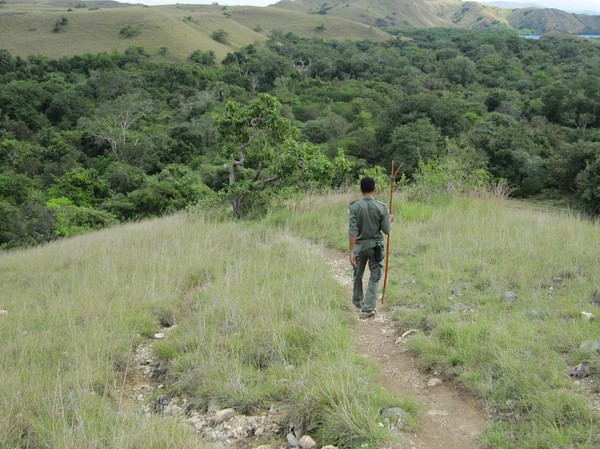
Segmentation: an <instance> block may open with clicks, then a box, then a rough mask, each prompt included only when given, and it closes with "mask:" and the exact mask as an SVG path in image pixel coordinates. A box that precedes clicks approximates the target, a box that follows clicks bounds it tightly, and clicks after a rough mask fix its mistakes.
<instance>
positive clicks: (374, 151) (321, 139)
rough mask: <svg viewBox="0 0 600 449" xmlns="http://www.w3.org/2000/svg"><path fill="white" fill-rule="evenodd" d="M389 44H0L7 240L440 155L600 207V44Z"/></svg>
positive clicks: (290, 40)
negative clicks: (215, 47)
mask: <svg viewBox="0 0 600 449" xmlns="http://www.w3.org/2000/svg"><path fill="white" fill-rule="evenodd" d="M403 33H404V34H403V35H402V36H398V37H397V38H394V39H392V40H390V41H388V42H385V43H377V42H370V41H357V42H350V41H346V42H338V41H325V40H322V39H306V38H300V37H298V36H296V35H293V34H285V33H283V32H275V33H273V34H272V35H271V37H270V39H269V40H268V41H267V42H266V43H265V44H261V45H259V44H255V45H248V46H246V47H244V48H242V49H240V50H239V51H236V52H233V53H230V54H228V55H227V57H226V58H225V59H224V60H223V61H216V58H215V55H214V53H212V52H211V51H206V52H205V51H201V50H198V51H195V52H194V53H192V54H191V55H190V56H189V58H188V60H187V61H185V62H181V61H172V62H165V61H167V60H168V52H169V49H168V48H162V49H161V53H162V55H161V58H156V57H154V55H149V54H148V53H147V52H146V51H145V50H144V49H143V48H139V47H132V48H129V49H128V50H127V51H125V52H123V53H116V52H115V53H111V54H108V53H102V54H95V55H92V54H88V55H84V56H73V57H69V58H63V59H59V60H51V59H49V58H47V57H44V56H32V57H29V58H26V59H24V58H21V57H19V56H13V55H11V54H10V53H9V52H7V51H5V50H0V248H14V247H20V246H24V245H31V244H36V243H41V242H45V241H49V240H52V239H55V238H58V237H62V236H68V235H73V234H77V233H80V232H83V231H86V230H89V229H96V228H100V227H103V226H107V225H110V224H113V223H117V222H119V221H127V220H137V219H142V218H145V217H151V216H157V215H161V214H165V213H169V212H172V211H175V210H178V209H182V208H185V207H187V206H188V205H191V204H197V203H198V202H203V203H205V204H229V205H231V206H233V213H234V214H235V215H237V216H242V215H246V214H248V213H254V214H256V213H257V211H260V210H261V207H259V206H260V205H261V204H264V202H265V201H266V197H267V196H268V195H269V194H268V192H275V191H277V192H280V191H290V190H293V189H298V190H302V189H305V188H315V187H316V188H335V187H338V186H340V185H342V184H345V183H350V182H352V181H353V180H355V179H356V177H357V176H358V175H359V173H361V172H362V171H364V170H365V169H371V170H372V167H376V166H383V167H388V166H389V163H390V161H391V160H395V161H400V162H402V163H403V167H404V174H405V176H406V180H407V182H410V181H411V179H412V178H413V177H415V176H416V175H418V174H419V173H422V171H423V170H424V169H425V168H427V167H428V168H427V169H429V170H431V167H432V166H435V167H436V168H437V169H438V172H439V173H442V174H445V176H452V177H454V178H460V180H461V182H463V183H466V184H469V185H474V184H488V185H492V184H494V183H501V184H503V185H505V186H507V188H509V189H511V190H512V192H513V193H512V194H513V195H514V196H519V197H523V198H536V199H553V200H556V199H560V200H561V201H563V202H566V203H567V204H569V205H572V206H575V207H578V208H580V209H581V210H583V211H586V212H587V213H590V214H591V215H597V214H600V46H598V45H597V43H595V42H593V41H588V40H584V39H559V38H546V39H542V40H528V39H524V38H521V37H518V36H514V35H503V34H494V33H492V32H487V33H483V32H480V33H474V32H468V31H459V30H444V29H433V30H414V31H408V32H406V31H405V32H403Z"/></svg>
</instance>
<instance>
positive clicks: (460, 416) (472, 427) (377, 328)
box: [322, 248, 487, 449]
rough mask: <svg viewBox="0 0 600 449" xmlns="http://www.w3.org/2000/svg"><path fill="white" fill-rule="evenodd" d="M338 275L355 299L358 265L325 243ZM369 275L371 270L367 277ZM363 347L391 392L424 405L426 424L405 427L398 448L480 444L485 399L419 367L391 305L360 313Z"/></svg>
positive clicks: (359, 346)
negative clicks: (406, 430)
mask: <svg viewBox="0 0 600 449" xmlns="http://www.w3.org/2000/svg"><path fill="white" fill-rule="evenodd" d="M322 251H323V255H324V256H325V258H326V259H327V260H329V261H330V264H331V267H332V270H333V273H334V276H335V277H336V279H337V280H338V281H339V282H340V283H341V284H342V285H343V286H344V287H345V288H346V290H347V292H348V295H349V296H348V304H349V306H351V304H350V295H351V284H352V271H351V270H350V266H349V263H348V260H347V257H346V256H345V254H344V253H341V252H339V251H335V250H332V249H327V248H324V249H323V250H322ZM367 277H368V269H367V273H365V280H366V279H367ZM352 334H353V339H354V346H355V348H356V351H357V353H359V354H360V355H362V356H364V357H365V358H367V359H369V360H371V361H373V362H374V363H376V365H377V367H378V368H379V381H380V384H381V386H382V387H383V388H385V389H386V390H387V391H389V392H390V393H395V394H398V395H403V396H410V397H412V398H413V399H415V400H416V401H417V402H418V403H420V405H421V407H422V408H423V413H422V416H421V427H420V428H419V430H418V431H417V432H415V433H403V434H402V437H403V438H402V440H401V442H400V445H399V446H397V448H398V449H438V448H439V449H469V448H475V447H477V440H478V436H479V435H480V434H481V432H482V431H483V430H484V429H485V428H486V425H487V420H486V412H485V410H484V408H483V405H482V404H481V403H479V402H478V401H476V400H475V399H474V398H472V397H471V396H470V395H469V394H468V393H466V392H464V391H462V390H460V389H459V388H458V387H457V386H455V385H453V384H452V383H447V382H442V383H439V382H440V379H439V378H437V377H435V373H431V374H427V373H424V372H423V371H422V370H419V368H418V364H417V361H416V359H415V358H414V357H413V356H412V355H411V353H410V352H409V351H408V348H407V347H406V344H405V341H406V339H402V338H399V337H400V335H398V333H397V331H396V330H395V329H394V328H393V326H392V323H391V320H390V319H389V317H388V315H387V314H386V309H385V305H384V306H383V307H382V306H381V304H380V303H379V304H378V314H377V315H376V316H375V317H373V318H368V319H360V318H359V317H358V314H357V319H356V323H355V325H354V328H353V333H352Z"/></svg>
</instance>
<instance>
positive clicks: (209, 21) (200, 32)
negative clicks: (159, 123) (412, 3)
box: [0, 2, 389, 60]
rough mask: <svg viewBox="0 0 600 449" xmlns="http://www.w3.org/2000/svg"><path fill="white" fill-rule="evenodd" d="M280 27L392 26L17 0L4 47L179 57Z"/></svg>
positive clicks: (219, 52) (354, 34) (225, 47)
mask: <svg viewBox="0 0 600 449" xmlns="http://www.w3.org/2000/svg"><path fill="white" fill-rule="evenodd" d="M93 4H94V5H97V4H98V2H94V3H93ZM63 17H64V18H65V19H66V25H64V26H63V27H61V29H60V30H59V31H58V32H55V31H53V28H54V27H55V24H56V23H57V22H59V21H62V20H63ZM257 25H260V28H258V27H257ZM126 27H132V28H133V29H135V30H137V33H138V34H137V35H134V36H132V37H130V38H124V37H123V36H122V34H121V30H123V29H124V28H126ZM219 29H223V30H225V31H226V32H227V33H228V36H227V40H226V42H224V43H219V42H216V41H215V40H213V39H212V38H211V34H212V33H213V32H214V31H216V30H219ZM255 29H257V30H259V31H260V32H257V31H254V30H255ZM273 29H282V30H285V31H292V32H294V33H296V34H299V35H301V36H307V37H311V36H319V37H324V38H331V39H334V38H335V39H373V40H385V39H387V38H388V37H389V35H388V34H387V33H386V32H384V31H382V30H380V29H378V28H373V27H369V26H368V25H365V24H363V23H358V22H351V21H348V20H345V19H342V18H339V17H323V16H318V15H306V14H302V13H300V12H295V11H285V10H282V9H275V8H257V7H227V8H226V7H222V6H218V5H214V6H208V5H204V6H198V5H176V6H175V5H174V6H162V7H144V6H141V5H129V6H123V7H114V8H113V7H111V8H107V9H105V8H99V9H96V6H94V7H93V8H91V9H86V8H67V7H65V6H62V5H59V6H56V5H54V4H50V3H26V4H23V3H19V4H16V3H15V4H7V5H4V7H2V8H0V48H3V49H6V50H8V51H9V52H11V53H12V54H18V55H21V56H28V55H32V54H43V55H46V56H50V57H61V56H68V55H73V54H83V53H98V52H103V51H105V52H111V51H114V50H117V51H123V50H125V49H127V48H128V47H130V46H139V47H143V48H144V49H145V50H146V51H147V52H148V53H149V54H151V55H156V54H158V53H159V51H160V49H161V47H165V48H166V49H167V55H168V56H170V57H174V58H177V59H184V58H186V57H187V56H189V55H190V54H191V53H192V52H193V51H194V50H198V49H200V50H203V51H208V50H212V51H214V52H215V54H216V56H217V60H221V59H222V58H223V57H225V55H226V54H227V53H228V52H230V51H232V50H234V49H238V48H240V47H243V46H245V45H248V44H251V43H254V42H260V41H263V40H265V39H266V35H267V34H268V33H269V32H270V31H272V30H273ZM163 52H164V51H163Z"/></svg>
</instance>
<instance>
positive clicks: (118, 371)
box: [0, 215, 414, 449]
mask: <svg viewBox="0 0 600 449" xmlns="http://www.w3.org/2000/svg"><path fill="white" fill-rule="evenodd" d="M232 254H235V255H236V257H231V256H232ZM319 258H320V256H318V255H317V254H315V253H313V252H312V251H311V250H310V249H309V248H307V247H306V245H305V244H304V243H303V242H300V241H298V240H296V239H295V238H293V237H291V236H290V235H289V234H286V233H280V232H278V231H274V230H272V229H269V228H268V227H266V226H265V225H250V226H248V225H242V224H239V223H223V222H220V223H213V222H210V221H206V220H204V219H203V218H202V217H201V216H198V215H195V216H187V215H176V216H172V217H169V218H165V219H161V220H154V221H146V222H143V223H138V224H135V225H128V226H122V227H118V228H113V229H110V230H106V231H103V232H99V233H96V234H89V235H87V236H80V237H76V238H73V239H69V240H65V241H63V242H60V243H58V244H53V245H47V246H45V247H42V248H36V249H31V250H27V251H22V252H15V253H11V254H3V255H1V256H0V267H1V269H0V281H1V282H2V285H3V286H6V288H5V289H3V290H2V293H0V304H1V306H2V308H3V310H6V311H7V314H6V316H4V315H2V316H0V320H1V324H2V325H1V327H0V337H2V339H3V341H4V342H5V344H4V345H3V346H2V357H1V358H0V360H1V361H2V362H1V363H2V366H1V368H2V369H1V370H0V381H1V383H2V385H4V386H5V388H4V389H3V401H2V402H1V403H0V409H1V411H2V415H3V416H4V417H5V419H3V420H2V421H0V432H1V433H2V435H3V439H4V440H3V441H4V442H6V443H7V444H8V447H13V446H29V447H35V446H40V447H41V446H46V447H49V446H52V447H61V448H66V449H68V448H79V447H81V446H82V445H87V444H93V442H95V441H98V440H100V439H104V440H107V441H108V440H110V441H114V440H115V439H117V440H118V441H120V443H119V444H120V447H125V448H127V447H137V445H139V444H140V443H143V442H147V443H148V444H150V442H151V444H152V445H153V446H154V447H158V448H161V447H164V448H166V447H173V446H177V447H204V446H202V444H204V443H202V444H201V443H199V442H198V439H197V436H195V435H193V434H192V432H191V431H190V428H189V427H188V426H186V425H184V424H183V422H182V423H181V424H178V423H176V422H174V421H171V420H164V419H160V418H159V417H158V416H157V415H154V414H153V413H150V414H149V415H148V416H145V415H144V414H143V413H139V411H136V410H132V409H130V408H129V407H128V404H129V403H130V401H129V400H128V399H127V398H123V397H122V395H120V394H119V393H118V391H115V386H116V388H120V386H121V385H123V376H128V373H129V372H130V371H132V370H133V367H132V366H129V363H130V362H129V361H130V360H131V352H132V351H133V349H132V347H134V346H137V345H142V344H146V341H147V340H146V339H147V338H148V337H151V336H152V335H153V334H154V333H156V332H158V331H159V330H160V328H161V326H165V325H169V326H171V325H173V324H177V327H175V328H173V329H172V330H171V331H170V332H169V336H168V338H167V339H165V340H164V341H161V342H159V343H157V345H156V355H157V356H159V357H160V358H161V365H160V366H161V370H159V371H160V372H161V373H162V376H164V377H162V378H160V381H161V382H162V383H164V384H165V389H164V390H163V392H162V393H161V394H166V395H168V396H169V397H185V398H187V399H188V404H189V407H190V408H189V410H187V411H188V412H190V413H191V412H193V411H197V412H202V411H206V409H207V407H208V405H209V404H210V403H218V404H219V405H220V406H221V407H222V408H225V407H233V408H235V409H236V410H237V411H238V412H247V411H252V410H265V411H266V410H268V409H269V408H270V407H271V405H273V404H276V406H277V408H279V409H281V410H282V411H283V413H284V415H285V417H286V421H285V422H294V423H296V425H302V426H303V427H304V429H305V431H306V433H309V434H311V435H312V436H313V438H315V440H317V441H318V442H319V443H321V444H327V443H330V444H338V445H341V446H345V447H359V446H360V445H361V444H365V443H373V444H374V443H376V442H377V441H385V440H386V439H387V438H389V437H390V434H389V433H387V431H386V430H385V429H382V428H381V427H380V426H379V424H378V422H379V420H380V411H381V409H383V408H387V407H392V406H402V407H403V408H404V409H405V410H406V411H408V412H414V405H411V403H410V402H409V401H399V400H398V399H395V398H392V397H390V396H389V395H388V394H387V393H385V394H384V392H383V391H382V390H380V388H379V387H378V386H377V385H376V382H375V374H376V373H375V371H374V369H373V367H372V366H370V365H369V364H367V363H365V362H364V361H362V360H359V359H357V358H356V357H354V356H353V355H352V353H351V348H350V336H349V333H348V328H347V327H348V324H349V322H350V320H351V317H350V315H349V312H348V310H347V308H346V307H345V305H344V297H343V294H342V292H341V289H340V287H339V286H338V285H337V283H336V282H335V280H334V279H333V277H331V276H330V275H329V274H328V273H327V271H324V270H322V262H321V263H316V261H318V260H319ZM81 423H84V424H85V426H84V425H82V424H81Z"/></svg>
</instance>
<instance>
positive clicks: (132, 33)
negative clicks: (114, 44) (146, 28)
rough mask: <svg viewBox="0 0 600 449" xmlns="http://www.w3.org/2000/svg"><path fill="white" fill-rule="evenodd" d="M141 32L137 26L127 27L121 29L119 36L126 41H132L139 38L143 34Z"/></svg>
mask: <svg viewBox="0 0 600 449" xmlns="http://www.w3.org/2000/svg"><path fill="white" fill-rule="evenodd" d="M141 32H142V31H141V30H140V28H139V27H138V26H136V25H127V26H126V27H123V28H121V31H119V36H121V37H122V38H125V39H130V38H132V37H136V36H139V35H140V34H141Z"/></svg>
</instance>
